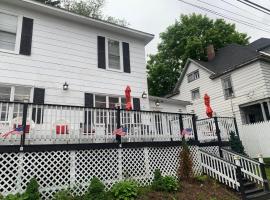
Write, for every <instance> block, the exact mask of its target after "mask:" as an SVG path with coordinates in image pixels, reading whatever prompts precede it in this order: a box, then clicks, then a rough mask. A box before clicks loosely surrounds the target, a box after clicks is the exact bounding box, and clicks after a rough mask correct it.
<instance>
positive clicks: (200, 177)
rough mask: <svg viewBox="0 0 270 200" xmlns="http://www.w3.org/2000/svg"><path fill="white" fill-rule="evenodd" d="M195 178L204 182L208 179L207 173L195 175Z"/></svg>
mask: <svg viewBox="0 0 270 200" xmlns="http://www.w3.org/2000/svg"><path fill="white" fill-rule="evenodd" d="M195 180H196V181H198V182H200V183H205V182H206V181H208V180H209V177H208V176H207V175H201V176H196V177H195Z"/></svg>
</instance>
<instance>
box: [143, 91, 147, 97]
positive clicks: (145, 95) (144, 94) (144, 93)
mask: <svg viewBox="0 0 270 200" xmlns="http://www.w3.org/2000/svg"><path fill="white" fill-rule="evenodd" d="M142 98H143V99H146V98H147V94H146V92H145V91H143V93H142Z"/></svg>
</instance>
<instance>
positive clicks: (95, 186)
mask: <svg viewBox="0 0 270 200" xmlns="http://www.w3.org/2000/svg"><path fill="white" fill-rule="evenodd" d="M106 199H107V195H106V192H105V185H104V184H103V183H102V182H101V181H100V180H99V179H98V178H97V177H94V178H93V179H92V180H91V183H90V185H89V187H88V189H87V192H86V194H85V200H106Z"/></svg>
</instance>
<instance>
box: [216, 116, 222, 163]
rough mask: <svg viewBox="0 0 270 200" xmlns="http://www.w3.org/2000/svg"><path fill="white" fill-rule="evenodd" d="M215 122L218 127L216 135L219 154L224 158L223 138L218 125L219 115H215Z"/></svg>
mask: <svg viewBox="0 0 270 200" xmlns="http://www.w3.org/2000/svg"><path fill="white" fill-rule="evenodd" d="M214 122H215V127H216V135H217V139H218V150H219V156H220V157H221V158H223V153H222V150H221V147H222V140H221V136H220V129H219V126H218V118H217V117H214Z"/></svg>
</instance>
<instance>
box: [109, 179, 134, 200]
mask: <svg viewBox="0 0 270 200" xmlns="http://www.w3.org/2000/svg"><path fill="white" fill-rule="evenodd" d="M111 193H112V195H113V197H114V199H116V200H133V199H135V198H136V197H137V196H138V185H137V183H136V182H134V181H131V180H124V181H120V182H119V183H116V184H114V185H113V187H112V189H111Z"/></svg>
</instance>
